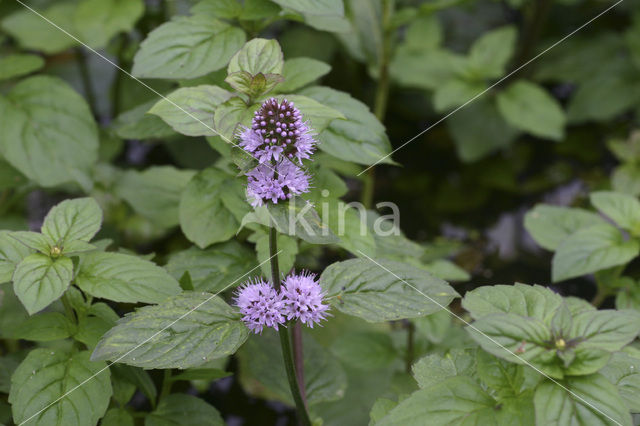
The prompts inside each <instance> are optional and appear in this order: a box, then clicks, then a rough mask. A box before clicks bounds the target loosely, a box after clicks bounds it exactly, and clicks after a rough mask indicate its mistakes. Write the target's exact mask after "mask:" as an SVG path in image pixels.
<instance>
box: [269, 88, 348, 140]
mask: <svg viewBox="0 0 640 426" xmlns="http://www.w3.org/2000/svg"><path fill="white" fill-rule="evenodd" d="M301 93H302V92H301ZM305 94H306V90H305ZM277 97H278V98H286V99H287V100H289V101H292V102H293V103H294V104H295V106H296V108H298V109H299V110H300V112H301V113H302V115H303V118H304V119H305V120H309V121H310V122H311V128H312V129H313V130H314V131H315V132H317V133H320V132H322V131H323V130H324V129H326V128H327V126H329V124H330V123H332V122H333V121H335V120H345V119H346V116H345V114H344V113H343V112H342V111H341V110H339V109H338V108H334V107H333V105H331V102H330V101H329V100H328V99H327V100H325V99H323V100H322V101H318V100H315V99H312V98H311V97H309V96H303V95H298V94H295V95H287V96H283V95H278V96H277Z"/></svg>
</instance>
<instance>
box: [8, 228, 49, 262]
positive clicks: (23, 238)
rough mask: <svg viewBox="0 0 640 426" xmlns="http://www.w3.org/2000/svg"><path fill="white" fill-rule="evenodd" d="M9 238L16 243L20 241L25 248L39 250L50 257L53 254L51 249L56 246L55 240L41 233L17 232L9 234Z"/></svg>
mask: <svg viewBox="0 0 640 426" xmlns="http://www.w3.org/2000/svg"><path fill="white" fill-rule="evenodd" d="M9 237H11V238H13V239H14V240H16V241H19V242H20V243H22V244H23V245H24V246H26V247H28V248H31V249H33V250H37V251H39V252H40V253H42V254H46V255H47V256H49V255H50V254H51V247H52V246H54V245H55V243H54V242H53V240H52V239H51V238H50V237H48V236H47V235H43V234H41V233H39V232H31V231H15V232H11V233H10V234H9Z"/></svg>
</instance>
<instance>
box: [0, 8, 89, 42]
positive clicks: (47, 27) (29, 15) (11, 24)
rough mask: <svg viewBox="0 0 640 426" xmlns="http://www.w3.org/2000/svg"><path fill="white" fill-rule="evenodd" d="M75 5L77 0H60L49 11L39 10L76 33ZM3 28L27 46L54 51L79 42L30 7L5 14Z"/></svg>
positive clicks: (65, 28)
mask: <svg viewBox="0 0 640 426" xmlns="http://www.w3.org/2000/svg"><path fill="white" fill-rule="evenodd" d="M32 7H33V6H32ZM75 8H76V4H75V2H74V1H62V2H56V4H53V5H52V6H51V7H49V8H47V9H45V10H38V13H40V14H42V16H44V17H45V18H47V19H49V20H50V21H51V22H54V23H55V24H56V25H57V26H59V27H60V28H62V29H64V30H65V31H68V32H71V33H72V34H73V33H74V28H73V14H74V12H75ZM36 9H37V8H36ZM0 27H2V29H3V30H4V31H5V32H6V33H7V34H9V35H10V36H12V37H13V38H15V39H16V40H17V41H18V44H20V46H22V47H23V48H25V49H33V50H40V51H42V52H44V53H48V54H53V53H58V52H62V51H63V50H66V49H68V48H70V47H71V46H75V45H76V44H77V42H76V41H75V40H74V39H73V38H71V37H69V36H68V35H67V34H65V33H64V32H62V31H60V29H58V28H56V27H55V26H53V25H51V24H50V23H49V22H47V21H45V20H44V19H42V18H41V17H39V16H38V15H36V14H35V13H33V12H32V11H30V10H27V9H26V8H20V9H18V10H17V11H16V12H14V13H12V14H11V15H9V16H7V17H5V18H4V19H3V20H2V21H1V22H0Z"/></svg>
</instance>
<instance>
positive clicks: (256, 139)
mask: <svg viewBox="0 0 640 426" xmlns="http://www.w3.org/2000/svg"><path fill="white" fill-rule="evenodd" d="M238 136H239V137H240V146H241V147H242V148H243V149H244V150H245V151H247V152H249V153H251V154H252V155H253V156H254V157H255V158H257V159H258V161H259V162H260V163H261V164H264V163H267V162H269V161H271V160H273V161H280V159H281V158H288V159H294V158H295V159H297V160H298V162H302V160H303V159H305V158H309V156H310V155H311V154H312V153H313V151H314V150H315V144H316V141H315V139H314V138H313V134H312V133H311V129H310V128H309V126H308V125H307V122H304V121H302V114H301V113H300V111H299V110H298V109H297V108H296V107H294V106H293V102H290V101H287V100H286V99H284V100H283V101H282V102H280V103H278V100H277V99H276V98H270V99H267V100H266V101H265V102H264V103H263V104H262V106H261V107H260V109H259V110H258V111H256V112H255V114H254V116H253V121H252V123H251V128H249V127H244V128H242V129H241V131H240V133H239V134H238Z"/></svg>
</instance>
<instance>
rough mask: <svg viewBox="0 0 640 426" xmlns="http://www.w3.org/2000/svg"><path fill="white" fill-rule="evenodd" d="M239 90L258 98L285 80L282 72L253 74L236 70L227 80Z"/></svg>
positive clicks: (250, 96)
mask: <svg viewBox="0 0 640 426" xmlns="http://www.w3.org/2000/svg"><path fill="white" fill-rule="evenodd" d="M224 81H226V82H227V83H229V85H230V86H231V87H233V88H234V89H236V90H237V91H238V92H242V93H245V94H246V95H247V96H249V98H257V97H260V96H262V95H264V94H265V93H268V92H270V91H271V90H273V88H274V87H275V86H276V85H277V84H278V83H281V82H282V81H284V78H283V77H282V76H281V75H280V74H263V73H261V72H259V73H258V74H256V75H252V74H250V73H248V72H247V71H236V72H233V73H231V74H229V76H227V78H225V80H224Z"/></svg>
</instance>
